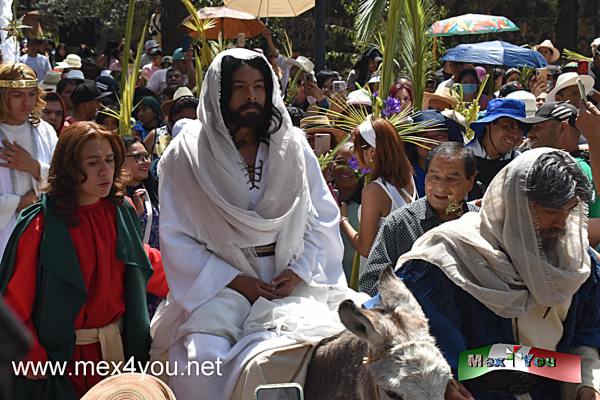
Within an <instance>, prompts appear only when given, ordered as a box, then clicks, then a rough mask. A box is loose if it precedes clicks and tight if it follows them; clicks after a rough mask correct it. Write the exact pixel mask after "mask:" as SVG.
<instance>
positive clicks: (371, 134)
mask: <svg viewBox="0 0 600 400" xmlns="http://www.w3.org/2000/svg"><path fill="white" fill-rule="evenodd" d="M358 132H359V133H360V136H362V137H363V139H365V142H367V143H369V146H371V147H373V148H375V128H373V123H372V122H371V115H369V116H368V117H367V119H366V121H364V122H363V123H362V124H360V125H359V126H358Z"/></svg>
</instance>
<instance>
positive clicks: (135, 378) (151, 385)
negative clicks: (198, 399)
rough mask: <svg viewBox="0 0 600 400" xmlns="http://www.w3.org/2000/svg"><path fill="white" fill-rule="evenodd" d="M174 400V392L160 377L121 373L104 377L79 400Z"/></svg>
mask: <svg viewBox="0 0 600 400" xmlns="http://www.w3.org/2000/svg"><path fill="white" fill-rule="evenodd" d="M117 399H137V400H175V394H173V391H172V390H171V389H169V387H168V386H167V385H166V384H165V383H164V382H163V381H161V380H160V379H158V378H155V377H153V376H151V375H143V374H123V375H115V376H111V377H110V378H106V379H104V380H103V381H101V382H100V383H98V384H97V385H95V386H94V387H92V388H91V389H90V391H89V392H87V393H86V394H85V395H84V396H83V397H82V398H81V400H117Z"/></svg>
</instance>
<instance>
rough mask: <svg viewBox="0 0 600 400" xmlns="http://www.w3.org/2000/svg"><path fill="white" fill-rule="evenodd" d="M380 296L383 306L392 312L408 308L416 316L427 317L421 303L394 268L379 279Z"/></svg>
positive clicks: (383, 273) (382, 274)
mask: <svg viewBox="0 0 600 400" xmlns="http://www.w3.org/2000/svg"><path fill="white" fill-rule="evenodd" d="M379 294H380V296H381V302H382V304H383V305H384V306H385V307H387V308H389V309H392V310H396V309H397V308H398V307H402V308H408V309H410V310H411V311H412V312H414V313H415V314H416V315H419V316H421V315H422V316H423V318H424V317H425V314H424V313H423V310H422V309H421V306H420V305H419V302H417V300H416V299H415V297H414V296H413V294H412V293H411V292H410V290H409V289H408V288H407V287H406V285H405V284H404V282H402V281H401V280H400V278H398V277H396V274H395V273H394V270H393V269H392V267H389V268H386V269H384V270H383V272H381V276H380V277H379Z"/></svg>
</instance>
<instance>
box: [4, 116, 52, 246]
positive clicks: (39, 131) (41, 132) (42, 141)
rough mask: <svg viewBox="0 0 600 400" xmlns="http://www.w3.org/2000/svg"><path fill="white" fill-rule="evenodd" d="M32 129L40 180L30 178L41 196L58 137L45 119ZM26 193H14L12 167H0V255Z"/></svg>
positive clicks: (33, 155) (34, 155)
mask: <svg viewBox="0 0 600 400" xmlns="http://www.w3.org/2000/svg"><path fill="white" fill-rule="evenodd" d="M31 129H32V132H33V140H34V143H33V144H34V149H36V150H37V153H36V154H32V155H31V156H32V157H33V158H34V159H36V160H37V161H38V162H39V163H40V180H39V181H37V180H36V179H35V178H34V177H33V176H30V177H29V179H30V180H31V184H32V186H33V189H34V190H35V192H36V194H37V195H38V196H39V195H40V187H41V186H43V184H45V183H46V181H47V179H48V171H49V167H50V165H49V164H50V160H51V159H52V154H53V153H54V148H55V147H56V142H57V141H58V137H57V136H56V132H55V131H54V128H52V126H51V125H50V124H48V123H47V122H44V121H40V124H39V125H38V126H37V127H33V126H32V127H31ZM23 134H28V132H23ZM0 146H1V144H0ZM24 194H25V193H13V185H12V178H11V173H10V168H4V167H0V255H1V254H2V253H3V252H4V248H5V247H6V243H7V242H8V239H9V238H10V235H11V233H12V230H13V228H14V226H15V222H16V218H17V214H16V213H15V210H16V208H17V206H18V204H19V199H20V197H21V196H23V195H24ZM15 203H16V204H15Z"/></svg>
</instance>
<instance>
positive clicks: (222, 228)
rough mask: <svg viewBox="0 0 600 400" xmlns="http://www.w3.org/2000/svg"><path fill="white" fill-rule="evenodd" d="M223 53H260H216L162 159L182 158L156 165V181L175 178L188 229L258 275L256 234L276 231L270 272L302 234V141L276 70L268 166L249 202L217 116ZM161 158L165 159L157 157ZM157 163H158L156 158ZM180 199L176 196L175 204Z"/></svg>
mask: <svg viewBox="0 0 600 400" xmlns="http://www.w3.org/2000/svg"><path fill="white" fill-rule="evenodd" d="M225 56H233V57H235V58H238V59H245V60H247V59H251V58H257V57H261V58H263V60H264V61H265V63H267V65H268V62H267V60H266V59H265V58H264V56H262V55H261V54H259V53H256V52H253V51H250V50H245V49H232V50H227V51H224V52H222V53H220V54H219V55H218V56H217V57H216V59H215V60H214V61H213V62H212V64H211V65H210V67H209V69H208V71H207V73H206V76H205V78H204V83H203V85H202V91H201V94H200V105H199V107H198V119H199V121H195V122H194V123H190V124H189V126H186V129H185V132H183V133H182V134H181V135H179V136H178V137H177V138H176V139H174V140H175V141H180V143H179V146H175V144H173V145H172V147H176V148H177V150H175V149H173V151H171V152H167V153H166V154H165V156H164V157H165V158H168V159H172V158H175V159H178V158H181V157H183V158H184V159H185V160H186V162H183V163H180V162H177V163H176V164H177V165H179V166H181V167H182V168H181V169H177V170H174V168H161V166H159V173H160V177H161V181H162V180H164V179H169V180H176V181H177V182H178V184H179V186H180V187H181V188H184V189H183V190H185V191H186V193H185V194H182V196H184V197H191V198H192V199H193V201H189V202H185V205H184V206H185V207H186V208H187V209H182V210H181V212H182V213H183V214H185V215H189V216H190V220H189V221H188V223H189V226H190V229H191V231H195V232H196V233H197V237H202V238H203V239H204V240H205V241H206V243H205V244H206V248H207V249H208V250H210V251H212V252H214V253H215V254H216V255H217V256H218V257H219V258H221V259H223V260H225V261H227V262H228V263H230V264H231V265H232V266H234V267H235V268H237V269H239V270H240V271H242V272H244V273H246V274H248V275H250V276H253V277H255V278H259V274H258V272H257V271H258V270H257V268H258V266H257V265H254V262H253V259H254V258H253V257H252V250H247V249H248V248H250V249H251V248H252V247H254V246H257V245H266V244H269V243H261V242H260V241H261V238H262V237H277V246H276V250H275V263H276V271H277V272H281V271H283V270H284V269H285V268H287V267H288V265H289V264H291V263H292V262H293V260H294V259H296V258H297V257H298V256H299V254H300V253H301V252H302V250H303V246H304V239H303V237H304V233H305V231H306V229H308V228H310V226H311V223H312V221H313V219H314V213H315V212H314V207H313V204H312V202H311V199H310V191H309V187H308V182H307V179H306V173H305V171H306V165H305V159H304V153H303V141H305V140H306V139H305V138H304V135H303V134H302V132H301V131H300V130H299V129H296V128H294V127H293V125H292V122H291V120H290V117H289V115H288V113H287V111H286V108H285V105H284V103H283V99H282V98H281V95H280V90H279V84H278V83H277V78H276V77H275V74H274V73H272V71H271V73H272V79H273V82H274V85H273V86H274V88H273V96H272V102H273V107H274V108H277V109H278V110H279V111H280V113H281V115H282V119H283V123H282V125H281V128H280V129H279V130H278V131H277V132H275V133H274V134H272V135H271V137H270V141H269V156H268V157H269V159H268V166H269V173H268V174H266V175H267V176H266V182H263V183H262V184H263V185H264V188H265V189H264V192H263V193H262V196H261V198H260V199H259V200H258V203H257V204H256V205H253V203H252V200H251V196H250V192H249V188H248V185H247V183H246V178H245V177H244V174H245V170H244V167H243V165H244V163H243V160H242V157H241V155H240V153H239V151H238V150H237V149H236V147H235V145H234V143H233V140H232V138H231V135H230V133H229V131H228V130H227V128H226V127H225V123H224V121H223V117H222V115H221V109H220V101H219V99H220V95H221V93H220V91H221V61H222V60H223V57H225ZM161 161H162V162H166V160H161ZM162 162H161V165H162V164H163V163H162ZM182 204H183V203H182Z"/></svg>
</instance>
